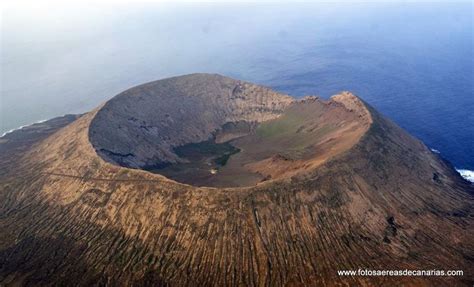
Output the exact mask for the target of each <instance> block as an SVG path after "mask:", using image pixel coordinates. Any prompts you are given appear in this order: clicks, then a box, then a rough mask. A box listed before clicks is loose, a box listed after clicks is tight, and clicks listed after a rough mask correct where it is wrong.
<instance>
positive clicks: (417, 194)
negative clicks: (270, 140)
mask: <svg viewBox="0 0 474 287" xmlns="http://www.w3.org/2000/svg"><path fill="white" fill-rule="evenodd" d="M183 79H185V78H183ZM211 79H212V78H211ZM234 88H235V87H234ZM232 90H233V89H232ZM343 98H344V100H343V101H342V103H343V105H344V106H345V107H346V108H347V109H348V110H353V111H354V112H356V113H357V118H358V117H359V115H360V114H358V113H359V112H360V111H361V110H360V109H358V108H357V106H358V105H359V104H361V105H364V106H365V107H366V108H367V110H368V111H369V112H370V116H371V119H372V122H371V124H370V127H368V129H367V130H366V132H365V133H364V134H363V136H362V137H361V138H360V139H359V140H358V141H357V143H355V144H354V145H351V146H350V147H349V149H348V150H345V151H343V152H341V153H338V154H335V155H334V156H332V157H331V158H330V159H328V160H326V161H324V162H323V163H322V164H321V165H318V166H317V167H315V168H308V169H307V170H304V172H298V173H296V174H294V175H292V176H291V177H284V178H281V179H279V180H276V181H268V182H263V183H261V184H258V185H256V186H251V187H245V188H223V189H220V188H197V187H193V186H190V185H184V184H180V183H178V182H175V181H171V180H169V179H166V178H164V177H163V176H160V175H157V174H151V173H149V172H146V171H143V170H135V169H128V168H124V167H120V166H118V165H116V164H112V163H109V162H106V161H104V160H103V159H102V158H101V157H99V156H98V155H97V153H96V152H95V149H96V148H97V146H96V145H93V143H92V144H91V142H90V141H89V138H91V140H92V137H90V135H91V132H92V128H91V123H92V124H93V123H94V121H95V116H96V113H97V111H95V112H91V113H89V114H86V115H84V116H82V117H80V118H78V119H77V120H76V121H74V122H73V123H71V124H69V125H67V126H66V127H64V128H61V129H60V130H58V131H57V132H55V133H52V134H49V135H48V136H47V137H45V138H41V139H40V140H39V141H37V142H35V143H33V144H31V145H28V147H27V148H26V147H25V148H24V149H22V150H21V151H19V150H15V149H8V150H4V151H7V152H9V154H8V157H4V154H3V153H2V154H1V156H0V170H1V171H2V172H1V173H0V285H10V284H11V285H23V286H32V285H41V286H44V285H77V286H97V285H112V286H131V285H137V286H228V285H239V286H240V285H242V286H293V285H296V286H449V285H452V286H471V285H472V282H473V280H474V270H473V268H472V266H473V264H472V263H473V258H474V253H473V250H474V242H473V240H472V234H473V232H474V228H473V221H474V210H473V206H474V189H473V186H472V185H470V184H469V183H467V182H466V181H464V180H463V179H462V178H460V176H459V175H457V173H456V172H455V171H454V170H453V168H452V167H451V166H450V165H449V164H447V163H446V162H444V161H443V160H442V159H440V158H439V157H438V156H437V155H436V154H434V153H432V152H431V151H430V150H429V149H428V148H426V146H425V145H424V144H423V143H421V142H420V141H418V140H417V139H415V138H413V137H411V136H410V135H408V134H407V133H406V132H405V131H403V130H402V129H400V128H399V127H397V126H396V125H395V124H394V123H392V122H390V121H389V120H387V119H385V118H384V117H382V116H381V115H380V114H378V113H377V112H376V111H375V110H373V109H372V108H371V107H370V106H367V105H365V104H363V103H362V102H360V101H357V100H356V99H355V98H353V97H349V96H343ZM331 105H338V104H337V103H332V104H331ZM106 106H107V105H106ZM110 113H112V114H114V112H111V111H110ZM168 113H169V114H170V116H171V117H172V116H173V115H172V113H171V112H168ZM98 114H99V113H97V115H98ZM102 116H105V114H103V115H102ZM128 116H129V115H128V114H127V116H126V117H125V118H127V117H128ZM362 116H364V115H362ZM114 119H115V118H114ZM102 120H103V119H101V121H102ZM138 128H139V127H138ZM238 130H239V131H240V129H238ZM302 130H303V129H302ZM233 131H235V129H233ZM203 134H204V133H203ZM104 135H106V134H104ZM104 143H105V142H104ZM96 144H97V143H96ZM112 151H113V152H116V153H120V154H127V153H132V154H138V152H136V151H135V150H134V151H131V150H118V149H117V150H112ZM275 160H277V161H278V162H291V160H288V157H283V158H281V159H278V158H276V159H275ZM434 174H436V175H437V178H436V179H434V178H433V175H434ZM358 268H362V269H365V268H367V269H396V270H400V269H410V270H413V269H422V270H427V269H443V270H458V269H460V270H463V271H464V276H459V277H435V276H430V277H357V276H356V277H349V276H347V277H344V276H338V275H337V270H341V269H355V270H357V269H358Z"/></svg>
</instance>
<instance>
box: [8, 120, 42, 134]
mask: <svg viewBox="0 0 474 287" xmlns="http://www.w3.org/2000/svg"><path fill="white" fill-rule="evenodd" d="M45 121H47V119H46V120H39V121H37V122H34V123H31V124H29V125H23V126H19V127H17V128H14V129H11V130H9V131H6V132H4V133H3V134H2V135H1V136H0V138H3V137H4V136H6V135H7V134H9V133H12V132H14V131H18V130H21V129H22V128H26V127H29V126H32V125H34V124H41V123H44V122H45Z"/></svg>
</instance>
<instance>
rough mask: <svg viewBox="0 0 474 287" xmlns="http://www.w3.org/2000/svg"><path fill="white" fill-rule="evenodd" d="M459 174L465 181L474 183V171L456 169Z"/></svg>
mask: <svg viewBox="0 0 474 287" xmlns="http://www.w3.org/2000/svg"><path fill="white" fill-rule="evenodd" d="M456 170H457V172H459V174H460V175H461V176H462V177H464V179H466V180H468V181H470V182H474V170H468V169H456Z"/></svg>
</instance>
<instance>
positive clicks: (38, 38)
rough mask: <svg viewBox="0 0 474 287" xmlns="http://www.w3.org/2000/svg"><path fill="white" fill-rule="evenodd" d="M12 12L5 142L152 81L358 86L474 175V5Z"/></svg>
mask: <svg viewBox="0 0 474 287" xmlns="http://www.w3.org/2000/svg"><path fill="white" fill-rule="evenodd" d="M58 5H59V6H58V7H54V8H51V7H43V6H35V7H23V6H20V5H18V6H15V5H11V6H7V7H4V9H5V11H4V13H3V19H2V27H1V29H2V31H1V32H2V39H1V88H0V89H1V90H0V92H1V97H0V134H1V133H4V132H7V131H9V130H11V129H15V128H18V127H20V126H23V125H27V124H30V123H32V122H36V121H39V120H44V119H48V118H52V117H55V116H59V115H62V114H66V113H81V112H85V111H88V110H90V109H92V108H94V107H95V106H97V105H98V104H100V103H102V102H104V101H106V100H107V99H109V98H111V97H113V96H114V95H116V94H117V93H119V92H120V91H122V90H124V89H127V88H129V87H131V86H134V85H138V84H141V83H144V82H148V81H152V80H156V79H160V78H165V77H169V76H174V75H181V74H188V73H194V72H208V73H220V74H223V75H227V76H230V77H234V78H238V79H242V80H247V81H251V82H255V83H259V84H263V85H266V86H270V87H272V88H274V89H275V90H278V91H281V92H285V93H288V94H290V95H293V96H295V97H301V96H304V95H319V96H321V97H323V98H328V97H330V96H331V95H333V94H335V93H338V92H339V91H342V90H349V91H352V92H354V93H355V94H357V95H358V96H360V97H361V98H362V99H364V100H365V101H366V102H368V103H369V104H370V105H372V106H374V107H375V108H377V109H378V110H379V111H380V112H382V113H383V114H385V115H386V116H388V117H389V118H391V119H392V120H393V121H395V122H396V123H397V124H398V125H400V126H401V127H403V128H404V129H406V130H407V131H409V132H410V133H411V134H413V135H415V136H416V137H418V138H419V139H421V140H422V141H423V142H424V143H425V144H426V145H427V146H428V147H430V148H432V149H433V150H435V151H437V152H439V153H440V154H441V155H442V156H443V157H444V158H446V159H447V160H449V161H450V162H452V163H453V165H454V166H455V167H456V168H458V169H461V170H465V171H464V174H465V175H466V176H469V175H470V176H473V173H471V172H470V171H472V170H474V87H473V82H474V80H473V79H474V70H473V69H474V55H473V51H474V49H473V48H474V47H473V43H474V36H473V35H474V34H473V27H474V24H473V3H472V2H470V1H468V2H464V3H462V2H460V3H452V4H442V3H406V2H401V3H398V4H397V3H391V4H388V3H386V4H370V3H365V4H361V3H354V4H347V3H346V4H338V5H335V4H331V5H330V4H249V3H247V4H200V5H196V4H179V5H178V4H176V5H172V4H151V3H149V4H141V5H138V6H133V7H131V6H130V5H132V4H130V3H129V4H117V5H116V6H113V7H104V6H99V5H97V6H94V5H88V6H77V5H79V4H76V6H72V5H71V6H65V5H64V6H61V4H58Z"/></svg>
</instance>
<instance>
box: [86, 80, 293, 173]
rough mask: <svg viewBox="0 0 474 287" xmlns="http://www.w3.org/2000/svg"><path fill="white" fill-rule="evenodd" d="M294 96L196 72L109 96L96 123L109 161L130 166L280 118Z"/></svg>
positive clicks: (95, 139)
mask: <svg viewBox="0 0 474 287" xmlns="http://www.w3.org/2000/svg"><path fill="white" fill-rule="evenodd" d="M292 101H293V99H292V98H290V97H289V96H286V95H282V94H279V93H276V92H273V91H272V90H270V89H267V88H264V87H260V86H256V85H254V84H250V83H246V82H242V81H238V80H233V79H230V78H226V77H223V76H219V75H208V74H193V75H188V76H182V77H176V78H170V79H165V80H160V81H156V82H152V83H148V84H144V85H141V86H138V87H135V88H132V89H130V90H127V91H125V92H123V93H122V94H120V95H118V96H117V97H115V98H114V99H112V100H110V101H109V102H107V103H106V104H105V106H104V107H103V108H102V109H101V110H100V111H99V112H98V113H97V115H96V117H95V118H94V120H93V121H92V123H91V127H90V140H91V143H92V144H93V146H94V147H95V149H96V150H97V151H98V153H99V154H100V155H101V156H102V157H103V158H104V159H106V160H108V161H110V162H115V163H118V164H121V165H123V166H128V167H134V168H139V167H144V166H147V165H153V164H156V163H157V162H160V161H161V162H171V163H174V162H177V161H179V160H180V159H179V157H178V156H176V154H175V153H174V152H173V148H174V147H177V146H181V145H184V144H188V143H197V142H202V141H205V140H208V139H209V138H210V137H211V134H212V133H213V132H215V131H217V130H218V129H219V128H220V127H221V126H223V125H224V124H226V123H233V122H239V121H246V122H249V123H253V122H262V121H265V120H270V119H273V118H276V117H277V116H278V115H280V114H281V113H282V112H283V110H284V109H285V108H286V107H287V106H288V105H289V104H290V103H291V102H292Z"/></svg>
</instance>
